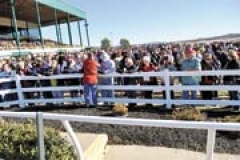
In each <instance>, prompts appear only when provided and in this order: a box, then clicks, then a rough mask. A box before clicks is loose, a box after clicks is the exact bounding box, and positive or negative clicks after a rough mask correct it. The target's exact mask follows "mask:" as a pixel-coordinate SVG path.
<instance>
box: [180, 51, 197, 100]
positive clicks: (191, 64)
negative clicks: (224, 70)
mask: <svg viewBox="0 0 240 160" xmlns="http://www.w3.org/2000/svg"><path fill="white" fill-rule="evenodd" d="M185 54H186V59H185V60H184V61H183V62H182V66H181V70H182V71H187V72H189V75H191V72H194V71H200V70H201V64H200V61H199V60H198V59H197V58H196V52H195V51H194V50H193V49H192V48H188V49H186V52H185ZM199 82H200V77H199V76H184V77H181V83H182V85H199ZM190 92H191V95H190ZM183 99H184V100H196V99H197V91H196V90H194V91H189V90H185V91H183Z"/></svg>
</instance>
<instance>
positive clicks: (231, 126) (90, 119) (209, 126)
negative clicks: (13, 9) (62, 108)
mask: <svg viewBox="0 0 240 160" xmlns="http://www.w3.org/2000/svg"><path fill="white" fill-rule="evenodd" d="M36 114H37V115H38V117H39V115H40V117H41V118H40V120H41V119H42V120H58V121H61V122H62V123H63V125H64V127H65V129H66V130H67V132H68V134H69V136H70V137H71V140H72V141H73V144H74V145H75V148H76V150H77V155H78V159H79V160H83V158H84V156H83V150H82V147H81V145H80V143H79V141H78V139H77V137H76V134H75V133H74V132H73V129H72V127H71V125H70V123H69V121H75V122H84V123H96V124H115V125H127V126H142V127H161V128H182V129H198V130H207V131H208V137H207V149H206V152H207V153H206V160H214V148H215V140H216V131H219V130H221V131H240V124H237V123H217V122H195V121H175V120H147V119H130V118H110V117H95V116H80V115H66V114H55V113H27V112H25V113H24V112H23V113H16V112H0V117H13V118H16V117H17V118H36ZM39 124H41V125H42V124H43V123H41V122H40V123H37V127H39V126H38V125H39ZM40 128H41V127H40ZM38 132H43V129H42V130H40V129H38ZM38 135H41V133H38ZM38 138H39V146H38V147H42V146H43V142H44V140H43V137H42V136H39V137H38ZM39 153H41V155H39V156H40V157H44V155H43V154H44V153H43V151H42V150H41V148H39ZM40 160H43V159H40Z"/></svg>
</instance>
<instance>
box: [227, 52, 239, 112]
mask: <svg viewBox="0 0 240 160" xmlns="http://www.w3.org/2000/svg"><path fill="white" fill-rule="evenodd" d="M224 68H225V69H226V70H234V69H238V70H239V69H240V62H239V57H238V55H237V53H236V52H235V51H232V50H231V51H230V52H229V56H228V62H227V64H226V66H225V67H224ZM223 81H224V84H226V85H239V84H240V76H239V75H235V76H224V78H223ZM229 97H230V100H240V99H239V97H238V91H229ZM231 107H233V108H236V109H238V108H239V106H237V107H234V106H231Z"/></svg>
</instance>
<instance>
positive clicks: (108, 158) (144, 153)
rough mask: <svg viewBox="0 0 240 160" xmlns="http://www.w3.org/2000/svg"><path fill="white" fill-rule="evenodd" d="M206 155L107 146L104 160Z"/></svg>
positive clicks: (224, 158) (235, 158)
mask: <svg viewBox="0 0 240 160" xmlns="http://www.w3.org/2000/svg"><path fill="white" fill-rule="evenodd" d="M214 158H215V159H216V160H239V159H240V155H226V154H215V155H214ZM205 159H206V154H204V153H198V152H193V151H186V150H182V149H171V148H162V147H145V146H107V149H106V155H105V157H104V160H205Z"/></svg>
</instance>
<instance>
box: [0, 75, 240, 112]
mask: <svg viewBox="0 0 240 160" xmlns="http://www.w3.org/2000/svg"><path fill="white" fill-rule="evenodd" d="M238 74H240V70H223V71H196V72H169V71H168V70H165V71H163V72H147V73H133V74H118V73H114V74H109V75H100V76H99V77H100V78H101V77H113V78H116V77H122V78H124V77H132V78H134V77H138V78H139V77H142V78H144V77H162V79H163V81H164V85H147V86H146V85H99V86H98V90H113V91H119V90H120V91H149V90H152V91H165V92H166V98H165V99H160V98H153V99H144V98H135V99H134V98H127V97H121V98H117V97H110V98H109V97H100V98H99V99H98V100H99V101H101V102H115V103H116V102H118V103H152V104H166V105H167V107H168V108H171V105H172V104H178V105H182V104H195V105H235V106H238V105H239V104H240V103H239V102H240V101H239V100H226V99H225V100H224V99H217V100H184V99H182V98H180V99H177V98H174V99H172V98H171V91H184V90H193V91H231V90H232V91H240V86H239V85H224V84H221V85H211V86H209V85H190V86H189V85H188V86H185V85H171V84H170V79H171V77H181V76H222V77H223V76H231V75H234V76H235V75H238ZM82 76H83V75H82V74H64V75H56V76H41V77H34V76H23V77H20V76H15V77H11V78H3V79H0V83H3V82H9V81H15V82H16V89H7V90H2V91H0V95H6V94H9V93H14V92H16V93H17V94H18V100H15V101H10V102H4V103H0V106H3V105H6V104H19V106H20V107H22V108H23V107H25V106H26V104H28V103H53V102H83V103H84V98H81V97H79V98H66V97H65V98H62V99H26V98H24V93H34V92H46V91H65V92H70V91H73V90H78V91H80V90H83V86H82V85H78V86H48V87H40V88H36V87H33V88H22V86H21V81H31V80H36V81H37V80H50V79H69V78H81V77H82Z"/></svg>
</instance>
